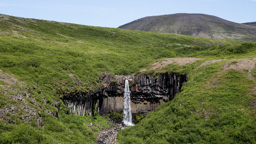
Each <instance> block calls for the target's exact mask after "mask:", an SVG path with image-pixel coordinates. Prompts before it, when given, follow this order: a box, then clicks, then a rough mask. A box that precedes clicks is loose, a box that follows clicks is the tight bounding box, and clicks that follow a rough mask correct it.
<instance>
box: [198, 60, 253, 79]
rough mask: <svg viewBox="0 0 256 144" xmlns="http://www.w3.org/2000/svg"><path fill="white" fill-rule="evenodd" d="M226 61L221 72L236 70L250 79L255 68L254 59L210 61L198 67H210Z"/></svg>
mask: <svg viewBox="0 0 256 144" xmlns="http://www.w3.org/2000/svg"><path fill="white" fill-rule="evenodd" d="M222 61H227V63H226V64H225V65H224V66H223V71H224V72H225V71H229V70H236V71H240V72H243V73H246V74H247V75H248V76H249V78H251V79H252V70H253V69H254V68H255V64H256V58H254V59H252V60H251V59H231V60H225V59H221V60H211V61H205V62H204V63H202V64H201V65H200V66H199V67H201V66H205V65H210V64H213V63H217V62H222Z"/></svg>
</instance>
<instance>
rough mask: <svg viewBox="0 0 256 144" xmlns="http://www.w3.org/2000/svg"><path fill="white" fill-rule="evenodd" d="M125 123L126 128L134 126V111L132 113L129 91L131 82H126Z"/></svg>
mask: <svg viewBox="0 0 256 144" xmlns="http://www.w3.org/2000/svg"><path fill="white" fill-rule="evenodd" d="M123 123H124V125H126V126H133V125H134V124H133V123H132V111H131V98H130V89H129V81H128V80H125V88H124V117H123Z"/></svg>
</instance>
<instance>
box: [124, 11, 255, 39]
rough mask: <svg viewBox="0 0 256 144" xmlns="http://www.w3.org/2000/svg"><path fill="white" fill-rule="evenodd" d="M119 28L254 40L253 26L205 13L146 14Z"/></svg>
mask: <svg viewBox="0 0 256 144" xmlns="http://www.w3.org/2000/svg"><path fill="white" fill-rule="evenodd" d="M119 28H121V29H130V30H140V31H150V32H157V33H173V34H181V35H189V36H197V37H203V38H214V39H231V40H239V41H255V40H256V36H255V35H256V28H255V27H253V26H249V25H245V24H239V23H235V22H231V21H228V20H225V19H222V18H219V17H216V16H212V15H206V14H187V13H178V14H170V15H160V16H148V17H144V18H140V19H137V20H134V21H132V22H129V23H127V24H124V25H121V26H120V27H119Z"/></svg>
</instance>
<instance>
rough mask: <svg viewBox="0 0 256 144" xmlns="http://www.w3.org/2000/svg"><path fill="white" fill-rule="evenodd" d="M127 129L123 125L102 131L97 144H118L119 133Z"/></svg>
mask: <svg viewBox="0 0 256 144" xmlns="http://www.w3.org/2000/svg"><path fill="white" fill-rule="evenodd" d="M125 128H126V127H125V126H123V125H122V124H116V125H115V126H114V127H113V128H110V129H106V130H103V131H100V132H99V133H98V137H97V144H116V140H117V132H118V131H120V130H122V129H125Z"/></svg>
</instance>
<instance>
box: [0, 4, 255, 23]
mask: <svg viewBox="0 0 256 144" xmlns="http://www.w3.org/2000/svg"><path fill="white" fill-rule="evenodd" d="M0 9H1V10H0V13H1V14H6V15H11V16H18V17H24V18H35V19H42V20H52V21H58V22H67V23H75V24H82V25H89V26H101V27H112V28H116V27H118V26H121V25H123V24H126V23H129V22H131V21H134V20H136V19H139V18H143V17H147V16H156V15H166V14H175V13H201V14H208V15H213V16H217V17H220V18H222V19H226V20H229V21H232V22H237V23H245V22H255V21H256V16H255V13H256V0H235V1H234V0H233V1H231V0H222V1H221V0H180V1H175V0H168V1H167V0H158V1H153V0H147V1H146V0H140V1H135V0H130V1H126V2H123V1H121V2H120V1H117V0H109V1H103V0H75V1H72V2H71V1H67V0H62V1H60V0H55V1H54V2H53V1H49V0H45V1H42V2H35V1H32V0H23V1H22V2H21V1H18V0H11V1H10V0H1V1H0Z"/></svg>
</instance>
